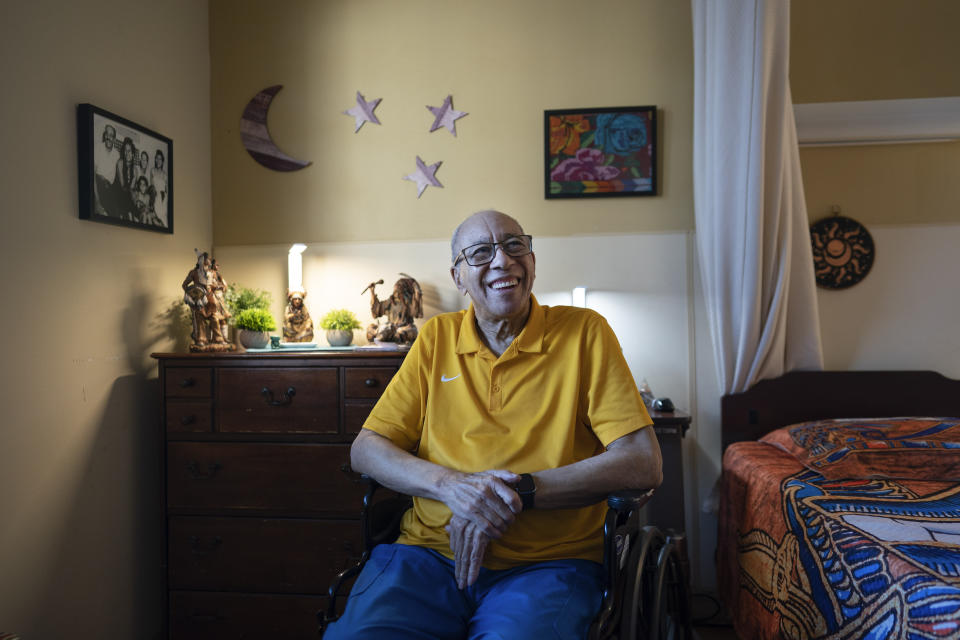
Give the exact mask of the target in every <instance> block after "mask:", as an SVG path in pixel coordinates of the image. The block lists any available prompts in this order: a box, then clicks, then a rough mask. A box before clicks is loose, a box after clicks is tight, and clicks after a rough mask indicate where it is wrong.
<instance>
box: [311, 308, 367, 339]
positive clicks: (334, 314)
mask: <svg viewBox="0 0 960 640" xmlns="http://www.w3.org/2000/svg"><path fill="white" fill-rule="evenodd" d="M361 326H362V325H361V324H360V321H359V320H357V316H355V315H354V313H353V311H350V310H349V309H333V310H332V311H328V312H327V315H325V316H323V318H321V319H320V328H321V329H323V330H325V331H326V332H327V342H328V343H329V344H330V346H331V347H345V346H347V345H348V344H350V343H351V342H353V330H354V329H359V328H360V327H361Z"/></svg>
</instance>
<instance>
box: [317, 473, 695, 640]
mask: <svg viewBox="0 0 960 640" xmlns="http://www.w3.org/2000/svg"><path fill="white" fill-rule="evenodd" d="M363 480H364V482H366V483H367V484H368V488H367V491H366V494H365V495H364V497H363V506H362V510H361V512H360V522H361V527H362V536H363V547H364V550H363V553H362V554H361V556H360V559H359V561H358V562H357V563H356V564H354V565H353V566H350V567H348V568H347V569H345V570H344V571H342V572H340V574H338V575H337V577H336V578H334V580H333V582H332V583H331V585H330V589H329V591H328V594H329V599H328V602H327V608H326V610H324V611H320V612H318V613H317V618H318V620H319V634H320V636H321V637H322V636H323V632H324V630H325V629H326V627H327V625H329V624H330V623H331V622H334V621H335V620H337V619H338V618H339V617H340V612H341V611H342V610H343V606H344V605H343V604H342V599H345V597H346V596H347V595H348V594H349V590H350V587H351V586H352V584H353V579H354V578H355V577H356V576H357V575H358V574H359V573H360V571H361V570H362V569H363V567H364V565H365V564H366V562H367V559H368V558H369V557H370V552H371V551H372V550H373V548H374V547H375V546H377V545H378V544H381V543H389V542H393V541H394V540H396V538H397V536H399V534H400V522H401V519H402V518H403V514H404V512H406V510H407V509H409V508H411V507H412V506H413V500H412V499H411V498H410V497H409V496H405V495H402V494H398V493H395V492H393V491H390V490H388V489H385V488H382V487H381V485H380V484H379V483H377V481H376V480H373V479H372V478H370V477H368V476H363ZM381 489H382V490H381ZM378 490H381V491H380V492H379V495H377V494H378ZM652 495H653V491H652V490H651V491H617V492H615V493H612V494H610V495H609V496H608V497H607V514H606V518H605V520H604V524H603V568H604V591H603V603H602V606H601V608H600V613H599V614H598V615H597V617H596V619H595V620H594V621H593V624H592V625H591V627H590V632H589V634H588V636H587V640H689V639H690V638H693V632H692V628H691V623H690V597H689V575H688V563H687V559H686V557H687V556H686V539H685V537H684V536H683V535H682V534H675V533H673V532H669V531H668V532H662V531H660V530H659V529H658V528H657V527H655V526H651V525H645V526H641V525H640V524H639V514H640V510H641V509H642V507H643V505H644V504H646V502H647V501H648V500H649V499H650V498H651V496H652Z"/></svg>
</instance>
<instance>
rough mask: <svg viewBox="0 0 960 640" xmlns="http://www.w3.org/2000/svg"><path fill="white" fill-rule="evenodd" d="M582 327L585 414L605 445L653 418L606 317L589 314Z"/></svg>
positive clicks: (648, 422)
mask: <svg viewBox="0 0 960 640" xmlns="http://www.w3.org/2000/svg"><path fill="white" fill-rule="evenodd" d="M585 329H586V335H585V336H584V343H583V345H584V358H583V365H582V366H583V371H582V376H583V380H584V387H585V389H584V391H585V393H584V397H585V404H586V417H587V421H588V423H589V425H590V427H591V428H592V429H593V432H594V433H595V434H596V435H597V438H599V439H600V442H601V443H603V446H605V447H606V446H607V445H609V444H610V443H611V442H613V441H614V440H616V439H617V438H620V437H622V436H625V435H627V434H628V433H632V432H634V431H637V430H638V429H642V428H643V427H646V426H649V425H651V424H653V421H652V420H651V419H650V414H649V413H647V408H646V406H645V405H644V404H643V398H642V397H641V396H640V392H639V391H638V390H637V385H636V382H635V381H634V379H633V374H632V373H631V372H630V367H628V366H627V361H626V359H625V358H624V357H623V350H622V348H621V347H620V341H619V340H617V336H616V334H614V333H613V329H611V328H610V325H609V324H607V321H606V319H604V318H603V316H601V315H599V314H596V313H594V314H591V317H590V319H589V320H588V321H587V323H586V327H585Z"/></svg>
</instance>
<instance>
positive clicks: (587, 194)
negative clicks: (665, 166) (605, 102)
mask: <svg viewBox="0 0 960 640" xmlns="http://www.w3.org/2000/svg"><path fill="white" fill-rule="evenodd" d="M543 128H544V152H545V153H544V156H545V157H544V168H545V191H544V195H545V196H546V197H547V198H600V197H612V196H653V195H656V194H657V108H656V107H655V106H649V107H606V108H598V109H555V110H550V111H544V112H543Z"/></svg>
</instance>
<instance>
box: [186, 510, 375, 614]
mask: <svg viewBox="0 0 960 640" xmlns="http://www.w3.org/2000/svg"><path fill="white" fill-rule="evenodd" d="M168 542H169V551H170V556H169V559H170V587H171V588H173V589H198V590H201V591H244V592H257V591H272V592H279V593H313V594H318V595H322V594H324V593H326V592H327V587H329V586H330V582H331V581H332V580H333V578H334V577H335V576H336V575H337V573H339V572H340V571H342V570H344V569H345V568H347V566H348V565H350V564H352V563H354V562H356V561H358V560H359V559H360V554H361V552H362V551H363V543H362V542H361V540H360V522H359V520H294V519H264V518H204V517H190V516H182V517H174V518H171V519H170V526H169V538H168Z"/></svg>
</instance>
